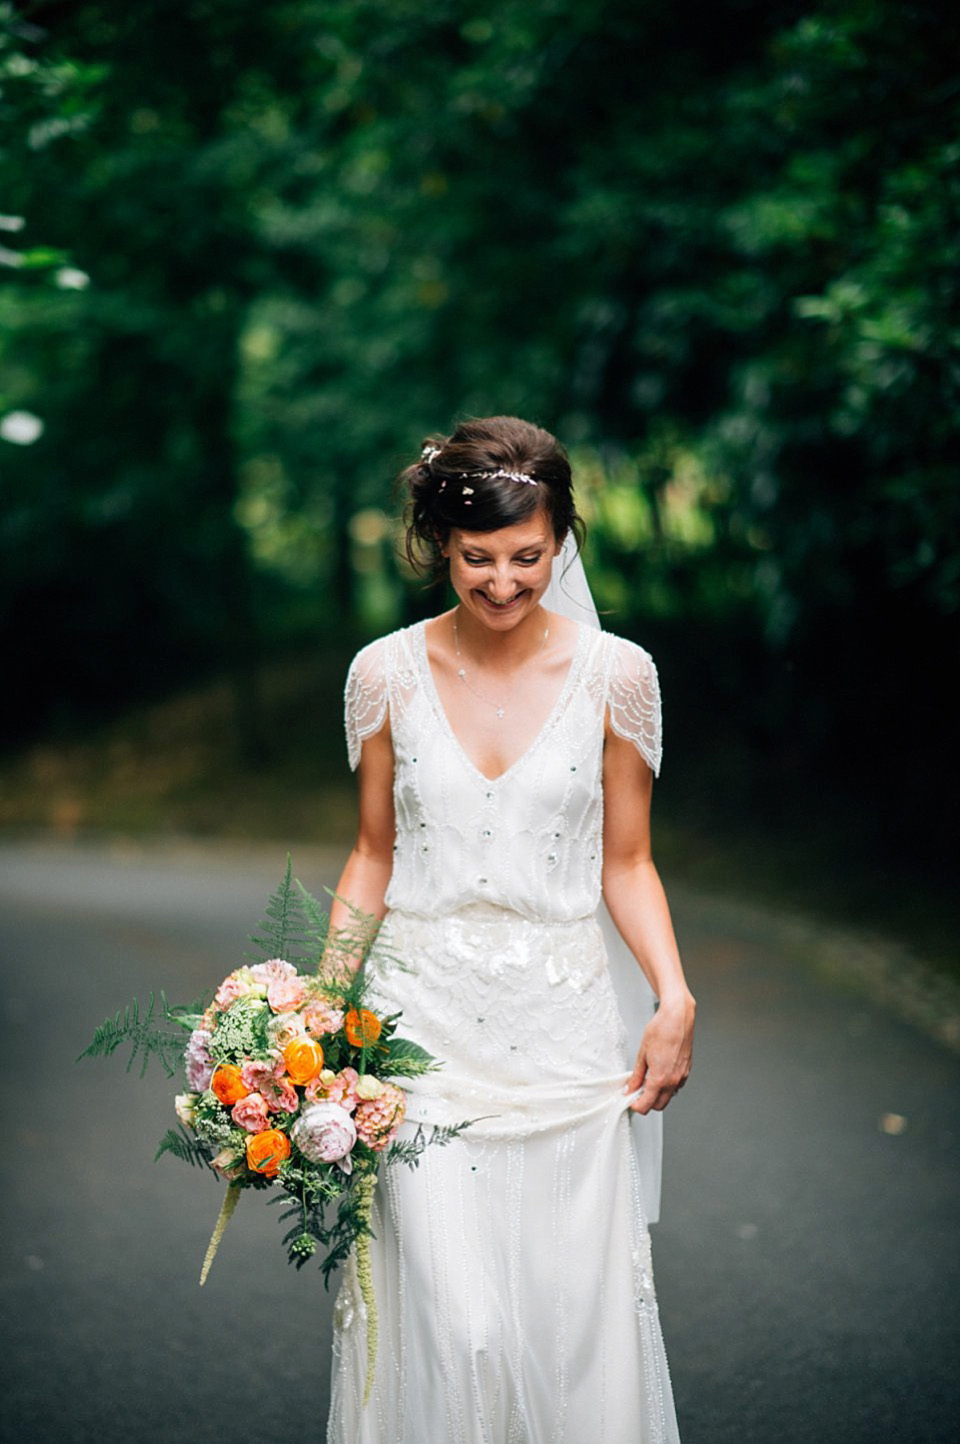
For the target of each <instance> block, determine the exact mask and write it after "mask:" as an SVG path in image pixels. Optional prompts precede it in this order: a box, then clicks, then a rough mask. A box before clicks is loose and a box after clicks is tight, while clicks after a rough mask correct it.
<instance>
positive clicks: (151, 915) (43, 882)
mask: <svg viewBox="0 0 960 1444" xmlns="http://www.w3.org/2000/svg"><path fill="white" fill-rule="evenodd" d="M295 862H296V865H297V870H298V872H299V873H300V875H301V876H302V877H303V878H304V880H305V881H306V882H308V884H309V885H311V886H313V887H314V889H316V888H319V887H320V886H321V885H322V884H323V883H325V882H329V881H330V880H332V878H333V876H334V874H335V872H336V859H335V858H332V857H329V856H326V857H324V856H323V855H319V854H312V855H311V854H306V853H304V854H301V855H299V856H298V857H296V858H295ZM282 864H283V858H282V856H281V855H280V854H279V850H277V851H276V852H274V851H273V850H272V849H271V850H269V851H260V852H258V853H237V852H230V851H229V850H226V849H223V848H219V847H214V846H211V847H209V848H207V849H196V850H194V851H188V850H184V849H182V848H181V849H176V850H174V849H152V850H149V851H147V852H142V853H139V852H136V851H131V850H129V849H125V850H117V851H115V852H113V853H110V852H109V851H98V852H84V851H79V850H70V849H67V848H61V849H57V848H49V849H46V848H42V847H33V848H26V849H25V848H20V849H16V850H14V849H13V848H11V847H6V848H3V849H0V957H2V960H3V967H4V980H5V986H4V990H3V995H2V1025H3V1051H2V1058H3V1064H4V1075H5V1086H4V1092H3V1098H4V1104H5V1106H4V1109H3V1114H2V1119H3V1139H4V1144H5V1146H4V1147H3V1150H2V1154H3V1163H4V1168H5V1174H6V1178H5V1188H4V1191H3V1207H4V1211H5V1219H4V1226H3V1238H4V1241H5V1243H6V1248H5V1250H4V1258H3V1262H2V1265H0V1280H2V1289H3V1328H4V1334H5V1337H4V1339H3V1341H2V1347H0V1358H2V1360H3V1368H4V1371H5V1373H6V1375H7V1377H6V1380H5V1388H4V1406H3V1409H2V1411H0V1438H2V1439H4V1440H7V1439H10V1440H17V1441H18V1444H21V1441H27V1444H46V1441H48V1440H50V1441H57V1444H87V1441H91V1444H93V1441H96V1444H121V1441H122V1444H131V1441H132V1444H180V1441H184V1444H186V1441H190V1444H223V1441H224V1440H225V1439H230V1440H232V1441H237V1444H247V1441H253V1440H258V1439H261V1438H263V1437H267V1436H268V1435H269V1436H270V1437H284V1438H290V1439H296V1440H302V1441H316V1444H319V1441H320V1440H321V1439H322V1437H323V1419H324V1417H325V1411H326V1400H327V1370H328V1360H327V1351H328V1347H329V1300H328V1299H327V1298H326V1297H325V1296H324V1293H323V1289H322V1286H321V1283H320V1279H319V1275H318V1274H317V1273H316V1272H314V1271H311V1270H305V1271H304V1272H303V1273H300V1274H297V1273H295V1272H294V1271H293V1270H290V1269H287V1268H286V1266H285V1265H284V1263H283V1258H282V1255H281V1253H280V1248H279V1243H278V1239H277V1236H276V1235H277V1234H278V1233H279V1229H278V1226H277V1224H276V1221H275V1215H274V1212H273V1210H270V1209H267V1208H264V1207H263V1206H262V1202H261V1201H260V1200H259V1199H255V1198H251V1197H250V1196H247V1197H245V1198H244V1199H243V1200H242V1201H241V1206H240V1208H239V1210H238V1212H237V1215H236V1217H235V1218H234V1221H233V1223H232V1224H231V1227H230V1231H229V1233H228V1235H227V1238H226V1240H225V1242H224V1245H223V1249H222V1251H221V1255H220V1257H219V1258H218V1259H217V1262H216V1265H215V1266H214V1269H213V1272H212V1274H211V1277H210V1280H209V1282H208V1284H207V1286H206V1288H205V1289H204V1290H203V1292H202V1293H201V1291H200V1290H199V1289H198V1288H197V1286H196V1275H197V1271H198V1268H199V1262H200V1259H201V1257H202V1254H203V1250H204V1247H205V1245H206V1241H207V1237H208V1234H209V1229H210V1227H211V1226H212V1223H213V1219H214V1217H215V1214H216V1211H217V1208H218V1205H219V1198H220V1190H219V1187H218V1185H217V1184H216V1183H215V1182H214V1181H213V1180H212V1179H211V1178H209V1177H207V1176H204V1175H201V1174H200V1173H198V1172H192V1171H190V1170H187V1169H186V1168H184V1167H183V1166H182V1165H180V1164H178V1163H176V1162H175V1161H173V1160H169V1159H167V1160H163V1161H161V1162H160V1163H159V1164H157V1165H156V1166H154V1165H153V1163H152V1162H151V1159H152V1156H153V1149H154V1146H155V1141H156V1139H158V1138H159V1137H160V1135H161V1134H162V1133H163V1132H164V1130H165V1129H166V1128H167V1126H168V1125H169V1122H170V1110H169V1102H170V1100H169V1093H168V1089H167V1086H166V1085H165V1083H164V1081H163V1079H162V1078H161V1077H160V1075H159V1074H157V1075H156V1076H155V1077H154V1078H153V1080H152V1082H151V1081H150V1080H149V1079H148V1080H147V1081H146V1082H139V1081H138V1080H137V1079H136V1078H128V1077H126V1076H125V1074H124V1072H123V1067H122V1064H121V1063H120V1062H119V1060H117V1059H113V1060H110V1061H109V1062H98V1061H95V1062H85V1063H83V1064H82V1065H80V1066H75V1065H74V1063H73V1059H74V1057H75V1056H76V1055H77V1054H78V1053H79V1052H80V1051H81V1049H82V1047H83V1046H84V1045H85V1044H86V1042H87V1041H88V1039H89V1036H90V1034H91V1032H92V1029H93V1027H94V1026H95V1025H96V1024H97V1023H98V1022H100V1020H101V1019H102V1018H103V1017H104V1016H105V1015H106V1014H107V1013H109V1012H112V1011H113V1010H114V1009H115V1008H116V1007H117V1005H118V1004H119V1003H120V1002H122V1001H123V1000H125V999H126V998H128V997H130V996H132V995H134V994H139V995H140V996H141V997H142V996H144V994H145V993H146V992H148V991H149V989H150V988H151V987H156V986H163V987H165V989H166V991H167V993H168V994H169V996H170V997H171V998H173V999H177V1000H185V999H189V998H191V997H194V996H196V995H197V994H198V993H200V992H201V991H203V989H204V988H205V987H206V986H207V985H209V983H210V982H211V981H212V980H215V979H216V978H217V977H219V976H220V975H221V974H223V973H225V972H226V971H227V970H228V969H229V968H230V967H231V966H233V965H234V964H235V961H236V960H238V957H239V954H240V953H241V952H242V948H243V942H244V938H245V936H246V934H247V932H248V930H249V928H250V926H251V925H252V924H253V922H254V921H255V920H256V918H257V917H258V915H259V912H260V909H261V905H262V902H263V900H264V899H265V897H266V894H267V891H268V890H269V889H270V888H271V887H272V886H273V885H275V883H276V881H277V878H278V877H279V874H280V872H281V870H282ZM674 906H675V913H676V918H677V928H678V932H679V935H680V938H681V943H682V946H683V949H684V953H685V956H686V959H687V963H688V968H689V972H690V975H691V977H692V980H693V985H694V988H695V991H696V992H697V994H698V997H699V1000H700V1005H701V1024H700V1035H699V1046H698V1056H697V1067H696V1071H695V1075H694V1078H693V1079H692V1080H691V1082H690V1084H689V1086H688V1087H687V1088H686V1089H685V1091H684V1093H683V1095H682V1097H681V1098H680V1099H679V1100H678V1102H677V1103H676V1104H675V1105H673V1106H672V1107H671V1109H670V1111H669V1113H668V1124H669V1127H668V1135H667V1162H666V1173H665V1185H664V1222H663V1223H661V1224H660V1225H659V1227H658V1228H657V1230H656V1233H655V1241H654V1247H655V1258H656V1268H657V1281H658V1290H659V1295H660V1303H661V1310H662V1317H663V1325H664V1332H665V1335H666V1338H667V1347H668V1353H669V1355H670V1359H671V1365H672V1372H673V1376H674V1384H675V1390H676V1395H677V1403H678V1411H679V1414H680V1420H681V1431H682V1435H683V1440H684V1444H807V1441H809V1444H886V1441H891V1444H892V1441H894V1440H896V1441H898V1444H941V1441H947V1440H950V1441H952V1440H953V1439H954V1438H955V1437H956V1428H957V1420H958V1418H960V1412H958V1405H960V1397H958V1382H957V1374H958V1360H960V1263H958V1249H957V1227H958V1219H960V1174H958V1168H957V1103H958V1100H960V1059H958V1058H957V1057H956V1056H955V1055H953V1054H951V1053H949V1052H947V1051H946V1049H944V1048H942V1047H941V1046H940V1045H939V1044H936V1043H934V1042H931V1041H929V1040H928V1039H927V1038H925V1037H924V1036H923V1035H922V1034H920V1033H919V1032H915V1031H912V1030H910V1029H908V1028H907V1027H906V1026H905V1025H903V1024H900V1023H898V1022H896V1021H894V1020H893V1019H892V1018H890V1017H888V1016H887V1015H885V1014H884V1013H881V1012H880V1011H878V1010H877V1009H876V1008H875V1007H874V1006H873V1005H872V1004H870V1003H868V1002H865V1001H864V1000H863V999H862V997H860V996H858V995H857V993H855V992H852V991H849V990H848V991H844V990H842V989H840V988H839V987H838V986H837V985H836V984H831V983H830V982H828V981H825V980H824V979H823V978H822V977H821V976H819V975H818V974H817V973H816V972H815V971H814V970H813V969H812V968H811V967H810V966H809V963H808V961H807V960H806V959H805V958H804V957H803V956H801V955H799V954H798V950H797V949H796V947H791V946H790V945H789V942H785V941H784V937H783V936H782V935H781V933H780V932H779V931H778V928H777V925H776V921H775V920H774V919H771V918H767V917H765V916H764V915H762V914H758V913H756V912H746V911H738V910H737V909H736V908H733V907H731V906H730V905H723V906H721V905H718V904H716V903H712V902H710V901H709V900H707V899H703V898H698V897H697V896H694V895H688V894H684V893H681V892H679V891H678V892H677V893H676V896H675V905H674ZM887 1115H896V1117H894V1118H892V1119H891V1118H890V1117H888V1116H887ZM897 1118H899V1119H900V1120H905V1123H898V1122H897ZM884 1121H885V1126H886V1129H887V1130H890V1129H893V1130H894V1131H892V1132H891V1131H884V1126H883V1122H884ZM898 1128H899V1129H900V1130H901V1131H896V1130H897V1129H898ZM424 1444H444V1441H442V1440H440V1439H438V1440H436V1441H427V1440H425V1441H424ZM537 1444H540V1441H537ZM543 1444H546V1441H543ZM568 1444H593V1441H586V1440H570V1441H568Z"/></svg>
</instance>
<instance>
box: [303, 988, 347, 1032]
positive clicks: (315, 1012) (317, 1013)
mask: <svg viewBox="0 0 960 1444" xmlns="http://www.w3.org/2000/svg"><path fill="white" fill-rule="evenodd" d="M303 1021H304V1023H305V1024H306V1028H307V1032H308V1033H312V1034H313V1036H314V1037H315V1038H322V1037H324V1036H325V1034H327V1033H335V1032H336V1031H337V1029H338V1028H342V1027H343V1013H342V1011H341V1009H340V1008H334V1007H331V1005H330V1004H329V1003H328V1002H326V1001H325V1000H324V999H323V998H319V999H318V1000H317V1001H316V1002H314V1003H308V1004H307V1006H306V1007H305V1008H304V1010H303Z"/></svg>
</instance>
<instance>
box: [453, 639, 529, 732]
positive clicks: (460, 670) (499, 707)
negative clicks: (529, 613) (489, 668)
mask: <svg viewBox="0 0 960 1444" xmlns="http://www.w3.org/2000/svg"><path fill="white" fill-rule="evenodd" d="M549 635H550V628H549V627H544V629H543V641H542V642H541V643H540V645H539V647H538V648H537V652H536V655H537V656H539V654H540V653H541V652H542V651H543V650H544V649H545V647H546V645H547V638H548V637H549ZM453 650H454V651H455V652H456V654H457V676H458V677H459V678H460V681H461V682H462V683H463V685H464V686H465V687H466V688H467V690H468V691H469V692H472V693H473V695H474V696H475V697H478V698H479V699H480V701H481V702H485V703H486V705H487V706H488V707H492V708H493V710H494V712H496V714H497V716H498V717H505V716H506V714H507V706H506V705H505V704H504V703H503V702H494V701H493V700H492V699H491V698H490V697H486V696H484V694H483V693H482V692H478V691H477V689H476V687H474V685H473V683H472V682H471V681H470V679H469V677H468V676H467V673H466V669H465V668H464V665H463V657H462V656H461V655H460V632H459V630H458V628H457V617H456V613H454V616H453ZM516 688H517V684H516V682H514V684H513V686H512V687H511V688H510V693H509V696H508V697H507V698H506V704H507V705H509V703H510V700H511V698H512V697H513V694H514V692H515V691H516Z"/></svg>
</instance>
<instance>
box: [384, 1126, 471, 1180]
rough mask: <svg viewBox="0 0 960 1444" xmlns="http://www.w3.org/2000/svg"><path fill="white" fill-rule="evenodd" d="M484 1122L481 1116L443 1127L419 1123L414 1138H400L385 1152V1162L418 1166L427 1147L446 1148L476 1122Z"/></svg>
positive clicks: (411, 1166) (410, 1166)
mask: <svg viewBox="0 0 960 1444" xmlns="http://www.w3.org/2000/svg"><path fill="white" fill-rule="evenodd" d="M480 1122H482V1120H481V1119H479V1118H466V1119H464V1121H463V1122H462V1123H448V1124H446V1125H444V1126H443V1127H440V1126H434V1127H424V1125H423V1124H422V1123H420V1124H418V1125H417V1131H416V1133H415V1134H414V1136H413V1137H412V1138H398V1139H395V1140H394V1142H393V1143H391V1145H390V1147H389V1148H388V1149H387V1151H386V1153H385V1154H384V1162H385V1163H387V1164H393V1163H405V1164H406V1165H407V1167H408V1168H416V1167H417V1164H418V1163H419V1162H420V1155H421V1153H423V1152H424V1151H425V1150H426V1149H427V1148H432V1147H433V1146H434V1145H436V1147H438V1148H445V1147H446V1145H447V1144H448V1143H453V1141H454V1140H455V1139H457V1138H459V1137H460V1135H461V1134H462V1133H464V1132H466V1130H467V1129H468V1128H469V1127H470V1126H471V1125H472V1124H474V1123H480Z"/></svg>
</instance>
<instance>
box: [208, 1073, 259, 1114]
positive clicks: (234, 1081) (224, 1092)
mask: <svg viewBox="0 0 960 1444" xmlns="http://www.w3.org/2000/svg"><path fill="white" fill-rule="evenodd" d="M210 1087H211V1088H212V1089H213V1091H214V1093H216V1095H217V1097H218V1098H219V1099H220V1102H221V1103H222V1104H223V1106H224V1108H232V1107H233V1105H234V1103H239V1102H240V1099H241V1098H246V1096H247V1094H248V1093H249V1092H250V1089H249V1088H248V1087H247V1086H246V1084H245V1083H244V1081H243V1075H242V1074H241V1072H240V1069H239V1068H237V1067H236V1066H235V1065H234V1064H233V1063H219V1064H218V1065H217V1067H216V1068H214V1070H213V1077H212V1078H211V1079H210Z"/></svg>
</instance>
